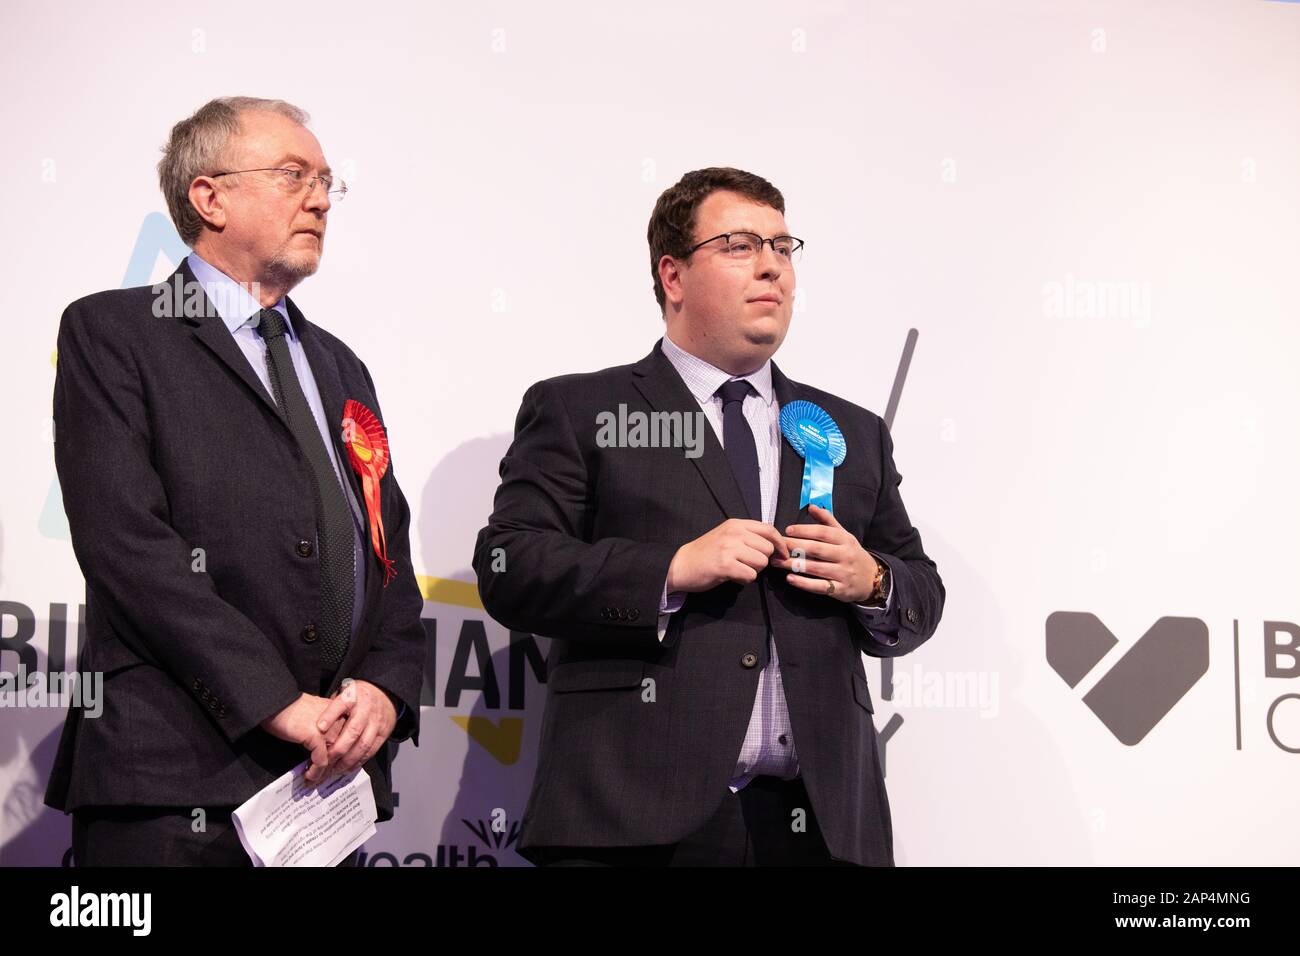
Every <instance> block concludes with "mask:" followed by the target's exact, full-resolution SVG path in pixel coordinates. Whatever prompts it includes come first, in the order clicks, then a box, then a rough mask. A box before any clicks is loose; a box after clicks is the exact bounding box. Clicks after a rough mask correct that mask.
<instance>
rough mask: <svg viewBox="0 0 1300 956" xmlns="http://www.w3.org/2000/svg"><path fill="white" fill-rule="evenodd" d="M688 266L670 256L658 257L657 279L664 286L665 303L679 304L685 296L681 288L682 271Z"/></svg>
mask: <svg viewBox="0 0 1300 956" xmlns="http://www.w3.org/2000/svg"><path fill="white" fill-rule="evenodd" d="M687 268H690V267H689V266H687V265H686V264H685V263H682V262H679V261H678V260H676V259H674V258H673V257H672V256H660V257H659V281H660V282H661V283H662V284H663V287H664V300H665V304H670V305H681V304H682V300H683V299H684V298H686V293H685V292H684V291H683V290H682V271H683V270H684V269H687Z"/></svg>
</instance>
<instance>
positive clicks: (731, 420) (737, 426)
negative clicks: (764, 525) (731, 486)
mask: <svg viewBox="0 0 1300 956" xmlns="http://www.w3.org/2000/svg"><path fill="white" fill-rule="evenodd" d="M752 391H754V387H753V386H752V385H750V384H749V382H747V381H745V380H744V379H739V378H738V379H732V380H731V381H730V382H723V383H722V385H721V386H719V388H718V390H717V392H716V393H715V394H717V395H721V396H722V444H723V448H724V450H725V451H726V453H727V460H728V461H730V462H731V473H732V474H734V475H735V476H736V484H738V485H740V493H741V495H742V496H743V497H744V499H745V507H746V508H748V509H749V516H750V517H751V518H753V519H754V520H755V521H762V520H763V498H762V495H761V494H760V492H759V489H758V451H757V449H756V448H755V446H754V433H753V431H751V430H750V427H749V422H747V421H746V420H745V414H744V412H743V411H742V410H741V406H743V405H744V402H745V396H746V395H748V394H749V393H750V392H752Z"/></svg>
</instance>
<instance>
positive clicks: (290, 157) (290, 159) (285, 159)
mask: <svg viewBox="0 0 1300 956" xmlns="http://www.w3.org/2000/svg"><path fill="white" fill-rule="evenodd" d="M278 162H279V163H280V164H281V165H283V164H284V163H297V164H298V165H299V166H307V167H310V166H311V163H309V162H307V160H305V159H303V158H302V157H301V156H299V155H297V154H296V153H286V154H284V155H283V156H281V157H280V159H279V160H278ZM331 173H333V170H332V169H330V168H329V166H326V167H325V168H324V169H322V170H321V171H320V174H321V175H322V176H329V175H330V174H331Z"/></svg>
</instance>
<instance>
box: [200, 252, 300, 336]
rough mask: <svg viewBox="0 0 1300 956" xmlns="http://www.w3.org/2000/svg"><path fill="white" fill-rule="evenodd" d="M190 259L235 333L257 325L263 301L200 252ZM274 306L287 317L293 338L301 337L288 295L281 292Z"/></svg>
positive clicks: (231, 330) (209, 294)
mask: <svg viewBox="0 0 1300 956" xmlns="http://www.w3.org/2000/svg"><path fill="white" fill-rule="evenodd" d="M189 263H190V271H191V272H193V273H194V278H196V279H198V280H199V285H201V286H203V291H204V293H206V294H207V297H208V300H209V301H210V302H211V303H212V305H213V307H215V308H216V310H217V314H218V315H220V316H221V321H222V322H223V323H224V324H225V326H226V328H227V329H229V330H230V333H231V334H232V335H233V334H234V333H235V332H236V331H237V330H239V329H241V328H243V327H244V326H246V325H248V326H249V327H250V328H256V327H257V322H258V319H257V315H258V313H259V312H261V311H262V304H261V303H260V302H258V301H257V300H256V299H255V298H253V296H252V295H250V294H249V292H248V290H247V289H245V288H244V287H243V286H242V285H240V284H239V283H238V282H236V281H235V280H234V279H232V278H230V276H228V275H226V274H225V273H224V272H222V271H221V270H220V269H218V268H217V267H216V266H214V265H213V264H212V263H210V262H208V261H207V260H206V259H204V258H203V257H202V256H200V255H199V254H198V253H197V252H191V253H190V254H189ZM272 308H273V309H275V311H277V312H279V313H280V315H281V316H283V317H284V326H285V329H286V330H287V331H288V333H289V338H291V339H294V338H297V333H296V332H294V328H293V320H292V319H290V318H289V307H288V306H287V305H286V304H285V297H284V296H280V301H279V302H277V303H276V304H275V305H274V306H272Z"/></svg>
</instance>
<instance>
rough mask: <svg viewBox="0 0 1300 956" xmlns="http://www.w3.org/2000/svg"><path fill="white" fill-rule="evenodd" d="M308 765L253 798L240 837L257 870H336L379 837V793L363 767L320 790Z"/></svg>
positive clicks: (241, 818) (239, 820)
mask: <svg viewBox="0 0 1300 956" xmlns="http://www.w3.org/2000/svg"><path fill="white" fill-rule="evenodd" d="M308 765H309V761H307V760H304V761H303V762H302V763H300V764H298V766H296V767H294V768H293V769H292V770H290V771H289V772H288V773H286V774H285V775H284V776H282V777H279V778H277V779H276V780H275V781H274V782H273V783H271V784H269V785H267V786H266V787H264V788H263V789H261V790H259V791H258V792H257V793H255V794H253V796H251V797H249V798H248V799H247V800H246V801H244V803H243V804H242V805H241V806H240V807H239V809H237V810H236V811H235V813H234V822H235V831H236V832H237V833H238V834H239V842H240V843H242V844H243V845H244V851H245V852H246V853H248V855H249V857H250V858H251V859H252V861H253V865H254V866H335V865H336V864H338V863H339V862H340V861H341V860H343V859H345V858H346V857H347V855H348V854H349V853H351V852H352V851H353V850H355V849H356V848H357V847H359V846H361V844H362V843H365V842H366V840H368V839H370V837H371V836H373V835H374V833H375V821H376V819H377V818H378V816H379V814H378V812H377V811H376V810H375V792H374V790H373V789H372V788H371V786H370V776H369V775H368V774H367V773H366V772H365V770H363V769H362V768H361V767H358V768H357V769H356V770H354V771H352V772H351V773H349V774H345V775H344V776H342V777H331V778H330V779H328V780H326V781H325V782H324V783H322V784H320V785H319V786H317V785H316V784H310V783H308V782H307V780H306V778H305V777H304V776H303V774H305V773H306V772H307V767H308Z"/></svg>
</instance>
